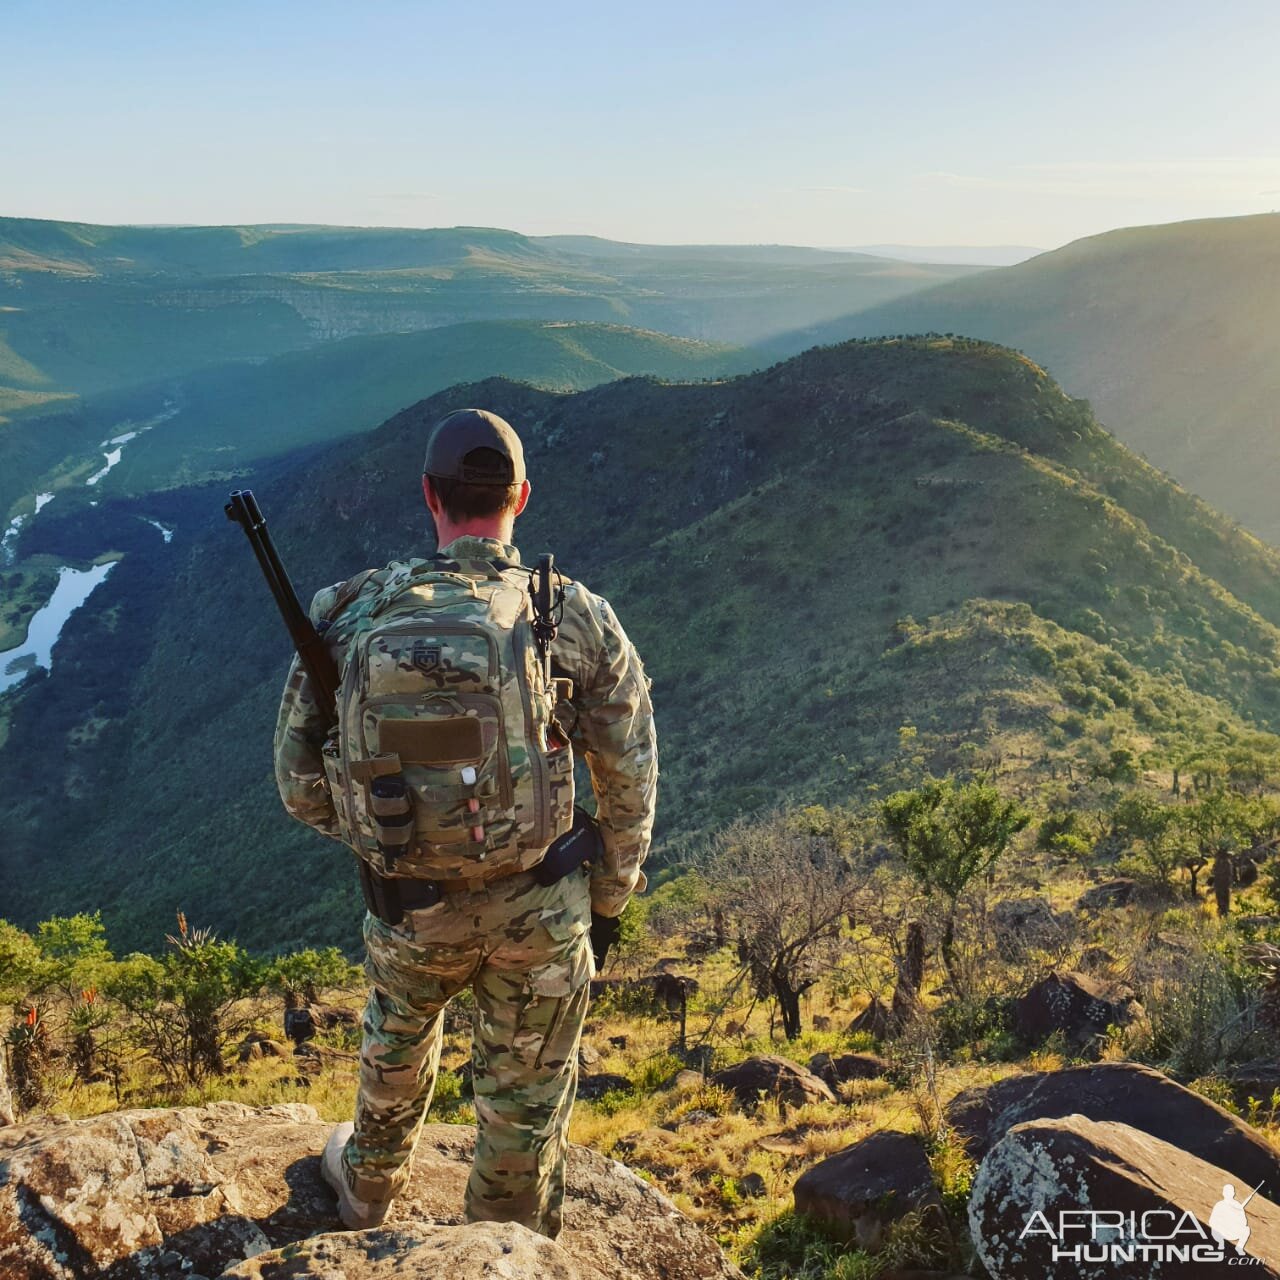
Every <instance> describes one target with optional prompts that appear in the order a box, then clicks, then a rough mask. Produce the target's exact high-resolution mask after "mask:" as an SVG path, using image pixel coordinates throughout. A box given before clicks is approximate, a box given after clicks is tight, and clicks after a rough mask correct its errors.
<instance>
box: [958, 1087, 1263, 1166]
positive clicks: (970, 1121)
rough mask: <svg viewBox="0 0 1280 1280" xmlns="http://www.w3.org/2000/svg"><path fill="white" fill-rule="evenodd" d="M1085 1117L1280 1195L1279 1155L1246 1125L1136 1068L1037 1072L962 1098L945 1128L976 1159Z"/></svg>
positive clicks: (967, 1094) (1213, 1105) (1204, 1099)
mask: <svg viewBox="0 0 1280 1280" xmlns="http://www.w3.org/2000/svg"><path fill="white" fill-rule="evenodd" d="M1074 1114H1079V1115H1082V1116H1084V1117H1086V1118H1087V1119H1090V1120H1095V1121H1099V1122H1106V1121H1116V1122H1119V1123H1122V1124H1127V1125H1129V1126H1130V1127H1131V1128H1134V1129H1139V1130H1141V1131H1142V1132H1144V1133H1148V1134H1150V1135H1151V1136H1152V1137H1154V1138H1159V1139H1161V1140H1162V1141H1164V1142H1172V1143H1176V1144H1177V1145H1178V1146H1179V1147H1181V1148H1183V1150H1185V1151H1187V1152H1189V1153H1190V1154H1191V1155H1193V1156H1195V1157H1196V1158H1197V1159H1200V1160H1204V1161H1206V1162H1207V1163H1209V1164H1216V1165H1222V1166H1223V1167H1224V1168H1228V1169H1233V1170H1235V1172H1236V1174H1237V1176H1238V1177H1240V1178H1243V1179H1245V1180H1246V1181H1247V1182H1248V1183H1249V1185H1250V1186H1251V1187H1252V1186H1256V1185H1257V1184H1258V1183H1259V1182H1263V1181H1265V1182H1266V1183H1267V1185H1268V1186H1270V1187H1273V1188H1280V1155H1278V1154H1277V1152H1276V1151H1275V1149H1274V1148H1273V1147H1272V1146H1271V1145H1270V1144H1269V1143H1268V1142H1267V1141H1266V1140H1265V1139H1264V1138H1263V1137H1262V1135H1261V1134H1259V1133H1257V1132H1256V1131H1255V1130H1253V1129H1251V1128H1250V1127H1249V1126H1248V1125H1247V1124H1245V1123H1244V1121H1243V1120H1240V1119H1238V1118H1237V1117H1236V1116H1233V1115H1232V1114H1231V1113H1230V1112H1229V1111H1225V1110H1224V1109H1223V1108H1222V1107H1220V1106H1218V1105H1217V1104H1216V1103H1213V1102H1210V1101H1209V1100H1208V1098H1202V1097H1201V1096H1200V1095H1199V1094H1198V1093H1192V1092H1191V1090H1190V1089H1184V1088H1183V1087H1182V1086H1181V1085H1180V1084H1175V1083H1174V1081H1172V1080H1170V1079H1169V1077H1168V1076H1166V1075H1163V1074H1161V1072H1159V1071H1153V1070H1152V1069H1151V1068H1150V1067H1142V1066H1139V1065H1138V1064H1137V1063H1133V1062H1100V1063H1098V1064H1096V1065H1095V1066H1087V1067H1069V1068H1068V1069H1066V1070H1065V1071H1035V1072H1028V1073H1027V1074H1025V1075H1018V1076H1010V1077H1009V1078H1008V1079H1007V1080H1001V1081H1000V1082H999V1083H998V1084H994V1085H990V1086H988V1087H986V1088H981V1089H966V1090H965V1091H964V1092H963V1093H958V1094H957V1095H956V1096H955V1098H953V1099H952V1101H951V1103H950V1105H949V1106H948V1107H947V1121H948V1123H949V1124H950V1125H951V1127H952V1129H953V1130H954V1131H955V1133H956V1135H957V1136H958V1137H959V1138H960V1139H961V1140H962V1141H963V1142H964V1144H965V1147H966V1148H967V1149H968V1152H969V1154H970V1155H971V1156H973V1158H974V1159H975V1160H981V1159H982V1158H983V1157H984V1156H985V1155H986V1154H987V1152H989V1151H990V1150H991V1148H992V1147H994V1146H995V1145H996V1144H997V1143H998V1142H999V1141H1000V1140H1001V1139H1002V1138H1003V1137H1004V1135H1005V1134H1006V1133H1007V1132H1008V1131H1009V1129H1011V1128H1012V1127H1013V1126H1014V1125H1018V1124H1023V1123H1025V1122H1028V1121H1039V1120H1052V1119H1058V1118H1060V1117H1062V1116H1069V1115H1074Z"/></svg>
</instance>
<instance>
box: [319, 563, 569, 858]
mask: <svg viewBox="0 0 1280 1280" xmlns="http://www.w3.org/2000/svg"><path fill="white" fill-rule="evenodd" d="M527 572H528V571H527V570H520V569H517V568H513V567H501V566H499V565H496V564H488V563H484V562H480V561H468V562H467V564H466V566H465V568H463V566H460V565H456V564H452V563H451V564H449V565H448V567H447V568H445V567H442V566H440V565H433V564H431V563H430V562H427V563H425V564H422V563H419V564H416V565H415V566H413V567H411V568H409V569H408V570H407V571H401V572H398V573H393V574H392V576H391V577H390V578H389V579H388V581H387V582H386V583H385V584H384V585H383V587H382V590H381V591H379V592H378V593H377V594H376V595H371V596H369V597H367V598H362V599H361V600H360V602H359V603H358V604H357V605H356V618H355V628H356V629H355V634H354V637H353V638H352V640H351V642H350V644H349V646H348V648H347V653H346V657H345V661H344V663H343V666H342V683H341V687H340V689H339V692H338V706H337V710H338V733H337V737H336V740H333V739H331V740H330V742H329V743H327V744H326V747H325V752H324V758H325V773H326V776H327V778H328V782H329V788H330V792H331V794H332V796H333V800H334V805H335V808H336V809H337V813H338V822H339V826H340V828H341V830H342V834H343V838H344V839H345V840H346V841H347V843H349V844H350V845H351V846H352V848H353V849H354V850H355V852H356V853H357V854H358V855H359V856H360V857H361V858H363V859H365V860H366V861H367V862H368V864H369V865H370V867H371V868H372V869H373V870H374V871H375V872H377V873H378V874H379V875H383V876H386V875H395V876H408V877H413V878H422V879H460V878H466V879H473V878H474V879H483V880H491V879H495V878H496V877H497V876H499V875H502V874H506V873H508V872H513V871H519V870H524V869H525V868H528V867H531V866H533V865H534V864H536V863H537V862H538V861H539V860H540V859H541V858H542V856H543V853H544V852H545V850H546V848H547V846H548V845H549V844H550V843H551V842H552V841H553V840H555V839H556V837H557V836H559V835H561V834H563V833H564V832H565V831H567V830H568V829H569V827H570V826H571V824H572V820H573V751H572V748H571V747H570V745H569V743H568V740H567V738H566V737H565V736H564V735H563V734H562V733H561V732H560V730H559V728H558V726H557V725H556V722H555V720H554V717H553V710H554V705H555V700H556V689H555V682H554V681H552V680H550V679H549V678H548V676H547V674H546V671H545V669H544V666H543V664H542V662H540V661H539V657H538V653H537V648H536V644H535V640H534V631H533V604H532V598H531V595H530V591H529V580H528V577H527Z"/></svg>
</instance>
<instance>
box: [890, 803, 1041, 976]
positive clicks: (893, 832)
mask: <svg viewBox="0 0 1280 1280" xmlns="http://www.w3.org/2000/svg"><path fill="white" fill-rule="evenodd" d="M881 821H882V822H883V823H884V826H885V829H886V831H887V832H888V834H889V837H890V839H892V840H893V842H894V843H895V844H896V845H897V846H898V852H899V853H900V854H901V855H902V860H903V862H904V863H905V864H906V868H907V871H908V872H909V873H910V874H911V875H912V876H914V877H915V879H916V880H918V881H919V882H920V887H921V889H923V890H924V892H925V893H937V894H940V895H941V897H942V900H943V902H944V903H945V910H946V916H945V921H944V924H943V928H942V942H941V948H942V962H943V964H944V965H946V968H947V973H948V975H949V976H950V978H951V979H952V981H953V982H954V981H955V980H956V965H955V920H956V912H957V911H958V910H959V907H960V898H961V895H962V894H963V893H964V891H965V890H966V889H967V888H968V887H969V885H970V884H971V883H972V882H973V880H974V879H975V877H977V876H980V875H986V874H988V873H989V872H990V871H991V869H992V867H994V866H995V864H996V861H997V859H999V858H1000V857H1002V856H1003V855H1004V854H1005V853H1006V852H1007V851H1008V848H1009V842H1010V841H1011V840H1012V839H1013V837H1014V836H1016V835H1017V834H1018V832H1019V831H1022V830H1023V829H1024V828H1025V827H1026V826H1027V824H1028V823H1029V822H1030V821H1031V815H1030V814H1029V813H1027V812H1026V811H1025V810H1024V809H1020V808H1019V807H1018V805H1017V804H1016V802H1014V801H1012V800H1007V799H1005V798H1004V797H1003V796H1002V795H1001V794H1000V792H999V790H998V789H997V788H996V787H994V786H992V785H991V783H989V782H970V783H968V784H967V785H965V786H956V785H955V784H954V783H953V782H950V781H947V782H930V783H927V784H926V785H925V786H923V787H920V788H918V789H917V790H915V791H895V792H894V793H893V795H891V796H890V797H889V798H888V799H887V800H886V801H885V802H884V805H883V807H882V808H881Z"/></svg>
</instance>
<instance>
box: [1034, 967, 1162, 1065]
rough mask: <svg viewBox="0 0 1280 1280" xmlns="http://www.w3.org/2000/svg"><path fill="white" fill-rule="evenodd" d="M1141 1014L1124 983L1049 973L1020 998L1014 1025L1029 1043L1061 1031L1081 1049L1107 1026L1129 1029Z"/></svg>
mask: <svg viewBox="0 0 1280 1280" xmlns="http://www.w3.org/2000/svg"><path fill="white" fill-rule="evenodd" d="M1142 1014H1143V1011H1142V1006H1141V1005H1140V1004H1139V1003H1138V1001H1137V998H1136V997H1135V996H1134V994H1133V992H1132V991H1131V990H1130V989H1129V988H1128V987H1126V986H1124V985H1123V984H1122V983H1116V982H1105V981H1103V980H1101V979H1099V978H1094V977H1090V976H1089V975H1088V974H1086V973H1071V972H1064V973H1051V974H1049V975H1048V977H1046V978H1042V979H1041V980H1040V981H1039V982H1037V983H1036V984H1035V986H1033V987H1032V988H1031V989H1030V990H1029V991H1028V992H1027V993H1026V994H1025V995H1024V996H1022V997H1020V998H1019V1000H1018V1002H1017V1005H1016V1006H1015V1008H1014V1022H1015V1026H1016V1029H1017V1032H1018V1034H1019V1035H1020V1036H1022V1038H1023V1039H1024V1040H1026V1041H1027V1042H1028V1043H1029V1044H1039V1043H1040V1042H1041V1041H1043V1040H1045V1039H1047V1038H1048V1037H1049V1036H1051V1035H1053V1034H1054V1032H1059V1033H1061V1034H1062V1035H1063V1036H1064V1037H1065V1039H1066V1041H1067V1043H1068V1044H1069V1045H1070V1046H1072V1047H1073V1048H1076V1049H1082V1048H1085V1047H1087V1046H1088V1045H1089V1044H1090V1043H1091V1042H1093V1041H1095V1040H1096V1039H1097V1038H1098V1037H1099V1036H1101V1035H1102V1034H1103V1033H1104V1032H1105V1031H1106V1030H1107V1028H1108V1027H1111V1026H1116V1027H1127V1026H1128V1025H1129V1024H1130V1023H1131V1022H1135V1021H1136V1020H1137V1019H1139V1018H1141V1017H1142Z"/></svg>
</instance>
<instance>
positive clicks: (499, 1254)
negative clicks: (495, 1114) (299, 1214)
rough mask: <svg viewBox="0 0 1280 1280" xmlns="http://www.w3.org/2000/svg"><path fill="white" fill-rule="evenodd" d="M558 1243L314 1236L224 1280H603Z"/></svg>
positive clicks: (500, 1233) (500, 1232) (511, 1235)
mask: <svg viewBox="0 0 1280 1280" xmlns="http://www.w3.org/2000/svg"><path fill="white" fill-rule="evenodd" d="M606 1274H607V1273H606V1272H603V1271H600V1270H599V1269H598V1268H596V1267H594V1266H591V1265H590V1264H589V1263H587V1264H585V1265H584V1264H580V1263H576V1262H575V1261H574V1259H573V1257H572V1256H571V1255H570V1254H569V1253H568V1252H566V1251H565V1250H564V1249H562V1248H561V1247H560V1246H559V1245H558V1244H556V1243H555V1242H554V1241H551V1240H548V1239H547V1238H546V1237H545V1236H540V1235H537V1234H535V1233H534V1232H532V1231H530V1230H529V1229H528V1228H527V1227H521V1226H517V1225H516V1224H515V1223H511V1222H506V1223H493V1222H485V1223H476V1224H474V1225H472V1226H467V1227H427V1228H418V1229H407V1230H406V1229H393V1230H390V1231H386V1230H378V1231H353V1232H341V1233H337V1234H333V1235H321V1236H313V1237H311V1239H309V1240H304V1241H303V1242H302V1243H301V1244H300V1245H296V1244H295V1245H289V1246H287V1247H286V1248H284V1249H273V1250H272V1251H271V1252H270V1253H262V1254H259V1255H258V1256H257V1257H256V1258H250V1259H248V1260H247V1261H245V1262H242V1263H240V1264H239V1265H238V1266H235V1267H232V1268H230V1270H228V1271H224V1272H223V1273H222V1276H221V1280H292V1278H293V1277H300V1276H317V1277H323V1280H336V1278H337V1277H342V1278H343V1280H354V1278H355V1277H359V1280H406V1277H410V1276H414V1277H421V1278H422V1280H438V1278H443V1277H448V1280H603V1277H604V1276H605V1275H606Z"/></svg>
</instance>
